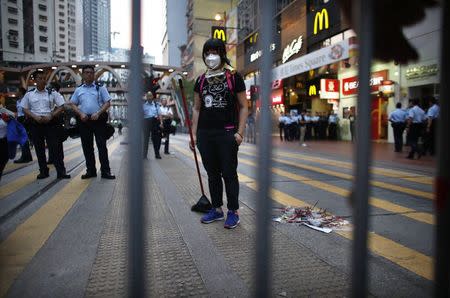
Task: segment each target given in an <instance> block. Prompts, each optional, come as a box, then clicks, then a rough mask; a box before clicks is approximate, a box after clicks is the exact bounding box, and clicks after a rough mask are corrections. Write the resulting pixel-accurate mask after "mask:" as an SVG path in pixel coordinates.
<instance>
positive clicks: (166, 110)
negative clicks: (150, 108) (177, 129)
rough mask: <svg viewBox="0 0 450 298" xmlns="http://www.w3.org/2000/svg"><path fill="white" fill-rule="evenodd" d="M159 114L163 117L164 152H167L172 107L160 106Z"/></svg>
mask: <svg viewBox="0 0 450 298" xmlns="http://www.w3.org/2000/svg"><path fill="white" fill-rule="evenodd" d="M160 110H161V116H162V118H163V134H164V138H165V139H166V140H165V142H164V153H165V154H170V153H169V136H170V130H171V126H172V118H173V112H172V109H171V108H170V107H168V106H161V107H160Z"/></svg>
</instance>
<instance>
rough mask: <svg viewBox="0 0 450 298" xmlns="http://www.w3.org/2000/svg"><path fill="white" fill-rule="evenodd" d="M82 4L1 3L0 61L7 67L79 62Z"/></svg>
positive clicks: (62, 0) (69, 0) (52, 0)
mask: <svg viewBox="0 0 450 298" xmlns="http://www.w3.org/2000/svg"><path fill="white" fill-rule="evenodd" d="M80 1H81V0H59V1H56V0H41V1H32V0H1V5H0V14H1V25H0V26H1V27H0V28H1V30H0V31H1V35H2V38H1V40H2V45H1V49H2V50H1V58H2V59H0V60H2V61H5V62H8V63H12V64H14V63H21V62H63V61H71V60H78V59H80V58H81V55H82V52H81V50H82V49H81V48H80V44H79V40H80V39H81V38H82V37H81V36H79V34H77V29H78V30H79V27H77V24H76V19H77V16H80V15H81V13H82V11H81V6H80V5H78V6H77V2H80Z"/></svg>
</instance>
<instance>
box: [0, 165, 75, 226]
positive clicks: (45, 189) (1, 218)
mask: <svg viewBox="0 0 450 298" xmlns="http://www.w3.org/2000/svg"><path fill="white" fill-rule="evenodd" d="M83 164H84V159H82V160H80V161H79V162H77V163H76V164H75V165H74V166H72V167H71V168H70V169H69V170H68V171H67V173H68V174H72V173H73V172H74V171H75V170H76V169H78V168H79V167H80V166H82V165H83ZM61 180H62V179H58V178H55V179H53V180H51V181H50V182H49V183H47V184H46V185H43V187H42V188H40V189H39V190H38V191H36V192H35V193H33V194H32V195H30V196H29V197H28V198H26V199H25V200H23V201H22V202H21V203H19V204H18V205H17V206H15V207H14V208H12V209H11V210H10V211H8V212H7V213H5V214H4V215H2V216H0V225H2V224H3V223H5V222H6V221H7V220H8V219H9V218H11V217H13V216H14V215H16V214H17V213H18V212H20V211H21V210H23V209H24V208H25V207H27V206H28V205H30V204H31V203H32V202H34V201H36V200H37V199H38V198H39V197H41V196H42V195H44V194H45V193H47V192H48V191H49V190H50V189H52V188H53V187H54V186H55V185H56V184H57V183H58V182H60V181H61Z"/></svg>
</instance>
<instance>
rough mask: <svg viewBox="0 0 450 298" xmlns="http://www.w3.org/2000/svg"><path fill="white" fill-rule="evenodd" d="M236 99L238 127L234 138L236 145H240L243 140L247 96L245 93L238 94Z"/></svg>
mask: <svg viewBox="0 0 450 298" xmlns="http://www.w3.org/2000/svg"><path fill="white" fill-rule="evenodd" d="M237 99H238V104H239V127H238V131H237V132H236V134H235V135H234V137H235V138H236V142H237V143H238V145H240V144H241V143H242V141H243V140H244V130H245V122H246V121H247V117H248V107H247V96H246V94H245V91H244V92H239V93H238V94H237Z"/></svg>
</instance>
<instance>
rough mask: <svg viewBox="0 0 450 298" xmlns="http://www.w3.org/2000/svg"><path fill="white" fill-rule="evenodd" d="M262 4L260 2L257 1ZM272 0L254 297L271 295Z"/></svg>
mask: <svg viewBox="0 0 450 298" xmlns="http://www.w3.org/2000/svg"><path fill="white" fill-rule="evenodd" d="M260 4H261V3H260ZM272 6H273V1H272V0H271V1H265V3H264V5H260V6H259V7H260V8H261V14H260V22H259V23H260V24H261V27H260V28H261V29H260V30H261V32H260V36H261V39H260V41H261V50H262V52H263V57H262V59H260V60H261V64H260V70H261V81H260V82H261V117H260V123H259V124H260V125H259V127H260V131H261V133H260V140H259V146H258V164H259V168H258V171H257V172H258V175H257V177H258V192H257V200H256V201H257V202H258V206H257V213H256V227H257V228H256V272H255V274H256V283H255V285H256V289H255V293H254V294H255V296H256V297H268V296H272V295H271V289H272V287H271V285H270V283H271V260H272V257H271V252H272V249H271V241H270V239H271V229H270V215H271V205H272V204H271V200H270V193H269V191H270V187H271V170H270V169H271V166H272V120H271V115H270V109H269V104H270V103H269V99H270V86H271V81H272V55H271V53H270V51H269V48H270V43H271V40H272V33H273V28H272V18H273V9H272Z"/></svg>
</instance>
